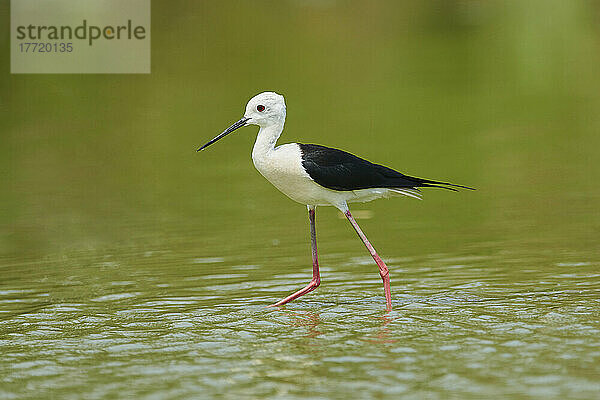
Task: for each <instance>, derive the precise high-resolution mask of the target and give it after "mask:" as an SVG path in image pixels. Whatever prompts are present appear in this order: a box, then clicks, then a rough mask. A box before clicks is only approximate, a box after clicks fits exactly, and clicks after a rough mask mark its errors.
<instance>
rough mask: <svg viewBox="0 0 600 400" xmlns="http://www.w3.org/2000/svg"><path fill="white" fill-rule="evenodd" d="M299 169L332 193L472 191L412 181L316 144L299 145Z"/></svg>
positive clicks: (389, 170) (413, 179) (405, 176)
mask: <svg viewBox="0 0 600 400" xmlns="http://www.w3.org/2000/svg"><path fill="white" fill-rule="evenodd" d="M298 145H299V146H300V151H301V153H302V166H303V167H304V169H305V170H306V172H308V174H309V175H310V177H311V178H312V179H313V180H314V181H315V182H317V183H318V184H319V185H321V186H324V187H326V188H328V189H333V190H341V191H348V190H358V189H369V188H406V189H416V188H419V187H438V188H444V189H449V190H454V191H456V189H454V188H453V187H460V188H464V189H472V188H470V187H467V186H461V185H455V184H452V183H445V182H438V181H432V180H429V179H422V178H415V177H412V176H408V175H404V174H401V173H400V172H398V171H394V170H393V169H391V168H388V167H384V166H383V165H379V164H373V163H372V162H369V161H367V160H364V159H362V158H360V157H357V156H355V155H354V154H350V153H348V152H345V151H342V150H338V149H332V148H331V147H325V146H320V145H318V144H301V143H298Z"/></svg>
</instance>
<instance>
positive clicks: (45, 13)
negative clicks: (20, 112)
mask: <svg viewBox="0 0 600 400" xmlns="http://www.w3.org/2000/svg"><path fill="white" fill-rule="evenodd" d="M11 72H12V73H150V0H125V1H124V0H11Z"/></svg>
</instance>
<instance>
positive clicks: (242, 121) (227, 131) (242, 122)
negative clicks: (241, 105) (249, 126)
mask: <svg viewBox="0 0 600 400" xmlns="http://www.w3.org/2000/svg"><path fill="white" fill-rule="evenodd" d="M249 119H250V118H246V117H244V118H242V119H240V120H239V121H238V122H236V123H235V124H233V125H231V126H230V127H229V128H227V129H225V130H224V131H223V133H221V134H220V135H219V136H217V137H215V138H213V139H211V140H209V141H208V143H206V144H205V145H203V146H202V147H200V148H199V149H198V150H196V151H200V150H204V149H205V148H207V147H208V146H210V145H211V144H213V143H214V142H216V141H217V140H219V139H222V138H224V137H225V136H227V135H229V134H230V133H231V132H233V131H235V130H236V129H238V128H241V127H242V126H246V122H247V121H248V120H249Z"/></svg>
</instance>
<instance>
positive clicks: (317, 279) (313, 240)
mask: <svg viewBox="0 0 600 400" xmlns="http://www.w3.org/2000/svg"><path fill="white" fill-rule="evenodd" d="M315 208H316V207H315V206H308V220H309V221H310V244H311V248H312V263H313V278H312V280H311V281H310V283H309V284H308V285H306V286H305V287H304V288H302V289H300V290H298V291H297V292H296V293H292V294H290V295H289V296H288V297H286V298H285V299H282V300H279V301H278V302H277V303H275V304H271V305H270V306H267V307H275V306H281V305H284V304H286V303H289V302H290V301H292V300H294V299H296V298H298V297H300V296H302V295H303V294H306V293H308V292H312V291H313V290H315V289H316V288H317V287H318V286H319V285H320V284H321V276H320V275H319V260H318V259H317V231H316V229H315Z"/></svg>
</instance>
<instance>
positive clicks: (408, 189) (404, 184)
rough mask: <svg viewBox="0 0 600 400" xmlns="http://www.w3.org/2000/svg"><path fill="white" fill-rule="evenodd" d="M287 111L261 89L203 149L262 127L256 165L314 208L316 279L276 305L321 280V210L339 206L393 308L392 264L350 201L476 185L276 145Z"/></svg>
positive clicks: (325, 150)
mask: <svg viewBox="0 0 600 400" xmlns="http://www.w3.org/2000/svg"><path fill="white" fill-rule="evenodd" d="M285 115H286V109H285V100H284V98H283V96H282V95H280V94H277V93H274V92H264V93H260V94H258V95H256V96H254V97H253V98H251V99H250V101H248V104H247V105H246V112H245V113H244V117H243V118H242V119H240V120H239V121H237V122H236V123H234V124H233V125H231V126H230V127H229V128H227V129H226V130H225V131H223V133H221V134H220V135H218V136H217V137H215V138H214V139H212V140H210V141H209V142H208V143H206V144H205V145H203V146H202V147H200V148H199V149H198V151H200V150H203V149H205V148H206V147H208V146H210V145H211V144H213V143H214V142H216V141H217V140H219V139H221V138H223V137H225V136H226V135H228V134H230V133H231V132H233V131H235V130H236V129H238V128H241V127H243V126H247V125H258V126H259V127H260V130H259V131H258V135H257V137H256V142H255V143H254V149H253V150H252V160H253V161H254V166H255V167H256V169H257V170H258V172H260V173H261V174H262V175H263V176H264V177H265V178H266V179H267V180H268V181H269V182H271V183H272V184H273V185H275V187H276V188H277V189H279V190H280V191H282V192H283V193H284V194H285V195H287V196H288V197H289V198H291V199H292V200H295V201H297V202H299V203H302V204H306V206H307V207H308V218H309V221H310V239H311V247H312V261H313V278H312V280H311V281H310V283H309V284H308V285H307V286H306V287H304V288H303V289H300V290H299V291H297V292H295V293H293V294H291V295H289V296H288V297H286V298H285V299H282V300H280V301H278V302H277V303H275V304H272V305H271V306H270V307H272V306H280V305H283V304H286V303H288V302H290V301H292V300H294V299H296V298H298V297H300V296H302V295H303V294H306V293H308V292H311V291H312V290H314V289H315V288H317V286H319V284H320V283H321V277H320V275H319V261H318V259H317V236H316V233H315V209H316V207H317V206H334V207H336V208H337V209H338V210H340V211H341V212H342V213H344V215H345V216H346V218H348V221H350V224H352V227H353V228H354V230H355V231H356V233H357V234H358V236H359V237H360V239H361V240H362V241H363V243H364V244H365V246H366V247H367V250H369V253H370V254H371V256H372V257H373V259H374V260H375V263H376V264H377V266H378V267H379V274H380V275H381V279H382V280H383V288H384V292H385V301H386V306H387V310H388V311H390V310H391V309H392V296H391V292H390V277H389V270H388V267H387V266H386V265H385V263H384V262H383V260H382V259H381V257H379V255H378V254H377V252H376V251H375V249H374V248H373V246H372V245H371V243H370V242H369V240H368V239H367V237H366V236H365V234H364V233H363V231H362V230H361V229H360V227H359V226H358V224H357V223H356V221H355V220H354V218H353V217H352V214H351V213H350V209H349V208H348V203H350V202H365V201H371V200H375V199H377V198H380V197H389V196H391V195H404V196H409V197H414V198H420V192H419V189H418V188H420V187H437V188H444V189H450V190H456V189H454V188H455V187H460V188H465V189H471V188H469V187H467V186H461V185H455V184H452V183H445V182H438V181H432V180H429V179H422V178H415V177H412V176H407V175H404V174H401V173H400V172H397V171H394V170H393V169H391V168H387V167H384V166H383V165H378V164H373V163H371V162H369V161H367V160H363V159H362V158H359V157H357V156H355V155H353V154H350V153H347V152H345V151H342V150H337V149H332V148H330V147H325V146H319V145H316V144H301V143H288V144H284V145H281V146H277V147H275V143H276V142H277V139H278V138H279V136H280V135H281V133H282V131H283V125H284V123H285Z"/></svg>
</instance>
